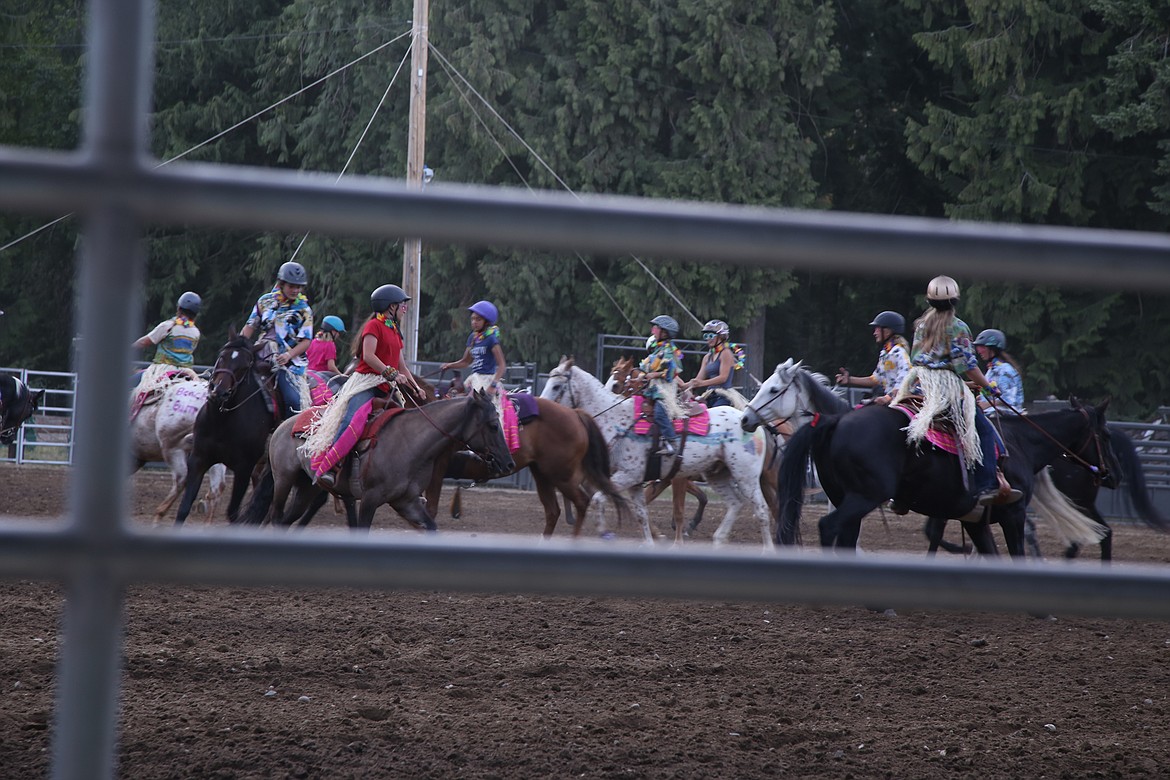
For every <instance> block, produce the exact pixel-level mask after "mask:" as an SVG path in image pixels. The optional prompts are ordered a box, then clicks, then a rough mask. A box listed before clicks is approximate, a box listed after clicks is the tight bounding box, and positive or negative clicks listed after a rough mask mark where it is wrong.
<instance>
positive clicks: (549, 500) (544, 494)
mask: <svg viewBox="0 0 1170 780" xmlns="http://www.w3.org/2000/svg"><path fill="white" fill-rule="evenodd" d="M534 400H535V401H536V408H537V411H538V414H537V416H536V417H533V418H532V419H530V420H527V421H526V422H525V423H524V424H523V425H522V426H520V430H519V439H520V448H519V449H518V450H516V451H515V452H513V453H512V459H513V460H514V461H515V468H513V469H512V470H511V471H509V472H507V473H505V474H500V475H489V474H488V473H487V469H486V468H485V465H484V464H483V463H482V462H480V461H479V460H478V459H477V458H475V457H473V456H471V455H470V454H469V453H455V454H454V455H453V456H452V458H451V460H450V462H449V463H448V464H447V465H446V467H445V468H443V464H441V463H438V464H436V469H435V473H434V475H433V477H432V479H431V483H430V485H429V486H428V487H427V506H428V511H430V512H431V513H432V516H433V513H434V511H435V510H434V508H435V507H438V505H439V495H440V493H441V492H442V489H443V477H444V476H447V477H450V478H453V479H472V480H475V481H477V482H479V481H483V480H485V479H488V478H494V477H495V476H508V474H514V473H516V472H517V471H519V470H520V469H523V468H527V469H528V470H529V473H531V474H532V481H533V482H535V483H536V493H537V495H538V496H539V497H540V503H541V505H543V506H544V531H543V532H542V535H543V536H545V537H546V538H547V537H549V536H552V534H553V532H554V531H555V530H556V527H557V520H558V519H559V518H560V514H561V508H560V504H559V502H558V500H557V493H558V492H559V493H560V494H561V495H562V496H564V498H565V508H566V512H568V511H569V507H570V506H572V507H573V508H574V509H575V510H576V517H578V518H584V517H585V512H586V510H587V509H588V508H589V502H590V499H591V497H592V492H591V491H588V490H586V489H585V488H586V487H589V488H592V490H593V491H600V492H601V493H602V494H604V495H605V496H606V497H608V498H609V499H610V500H612V501H613V502H614V504H615V506H617V507H618V511H619V512H622V511H624V508H625V500H624V499H623V498H622V496H621V495H620V494H619V492H618V491H617V489H616V488H615V487H614V485H613V483H612V482H611V481H610V477H609V474H610V465H609V447H608V446H607V445H606V442H605V438H604V437H603V436H602V434H601V429H600V428H598V427H597V423H595V422H594V421H593V418H592V417H590V416H589V415H588V414H586V413H584V412H579V411H577V410H575V409H569V408H566V407H564V406H561V405H560V404H556V403H553V402H552V401H546V400H545V399H543V398H536V399H534ZM580 532H581V522H580V521H579V520H578V522H576V523H575V524H574V525H573V535H574V536H577V535H578V534H579V533H580Z"/></svg>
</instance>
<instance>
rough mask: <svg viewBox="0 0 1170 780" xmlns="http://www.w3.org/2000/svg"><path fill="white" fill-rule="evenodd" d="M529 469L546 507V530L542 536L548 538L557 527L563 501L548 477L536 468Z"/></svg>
mask: <svg viewBox="0 0 1170 780" xmlns="http://www.w3.org/2000/svg"><path fill="white" fill-rule="evenodd" d="M529 471H530V472H531V473H532V481H533V482H534V483H536V495H537V496H538V497H539V498H540V503H541V506H543V507H544V532H543V533H542V534H541V536H543V537H544V538H545V539H547V538H549V537H550V536H552V535H553V531H555V530H556V528H557V520H559V519H560V517H561V502H560V501H559V500H558V499H557V492H556V490H555V489H554V488H553V486H552V483H550V482H549V481H548V478H547V477H545V476H544V475H543V474H541V473H540V472H539V471H537V470H536V469H535V468H530V469H529Z"/></svg>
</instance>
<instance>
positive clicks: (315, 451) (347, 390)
mask: <svg viewBox="0 0 1170 780" xmlns="http://www.w3.org/2000/svg"><path fill="white" fill-rule="evenodd" d="M385 381H386V380H385V379H384V378H383V377H382V375H381V374H358V373H355V374H353V375H352V376H351V377H350V378H349V379H347V380H346V382H345V384H344V385H342V386H341V392H340V393H338V394H337V395H335V396H333V400H332V401H330V402H329V405H328V406H326V407H325V411H323V412H322V413H321V414H319V415H317V419H316V420H314V421H313V424H312V425H310V426H309V430H308V431H307V433H308V435H307V437H306V438H305V443H304V444H302V445H301V446H300V447H298V448H297V450H298V451H299V452H300V453H301V454H302V455H305V456H306V457H309V458H312V457H315V456H317V455H320V454H321V453H323V452H325V451H326V450H328V449H329V448H330V447H332V446H333V440H334V439H336V438H337V432H338V431H339V430H340V429H341V423H342V421H343V420H344V419H345V408H346V407H347V406H348V405H349V399H351V398H353V397H354V396H355V395H357V394H358V393H360V392H363V391H365V390H370V389H371V388H374V387H377V386H378V385H380V384H382V383H384V382H385ZM306 408H308V407H306Z"/></svg>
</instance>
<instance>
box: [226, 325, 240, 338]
mask: <svg viewBox="0 0 1170 780" xmlns="http://www.w3.org/2000/svg"><path fill="white" fill-rule="evenodd" d="M237 335H238V334H237V333H236V326H235V325H228V341H231V340H232V339H234V338H235V337H236V336H237Z"/></svg>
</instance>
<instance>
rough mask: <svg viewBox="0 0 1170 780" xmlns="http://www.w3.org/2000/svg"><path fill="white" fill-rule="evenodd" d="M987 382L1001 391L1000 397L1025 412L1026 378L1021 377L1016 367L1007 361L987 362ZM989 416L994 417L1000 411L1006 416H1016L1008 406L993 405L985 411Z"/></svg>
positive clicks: (992, 360)
mask: <svg viewBox="0 0 1170 780" xmlns="http://www.w3.org/2000/svg"><path fill="white" fill-rule="evenodd" d="M985 373H986V374H987V381H988V382H990V383H991V386H992V387H994V388H996V389H997V390H999V394H1000V397H1001V398H1002V399H1003V400H1004V401H1006V402H1007V403H1009V404H1011V405H1012V406H1013V407H1015V408H1016V409H1020V410H1023V408H1024V378H1023V377H1021V376H1020V372H1019V371H1017V370H1016V367H1015V366H1013V365H1012V364H1011V363H1009V362H1007V361H1006V360H1000V359H999V358H997V357H993V358H992V359H991V360H989V361H987V371H986V372H985ZM983 411H984V413H985V414H987V415H988V416H993V415H995V414H996V413H997V412H999V411H1003V413H1004V414H1009V415H1010V414H1015V412H1013V411H1012V410H1011V409H1008V408H1007V407H1006V406H1000V405H998V404H996V405H993V406H991V407H989V408H987V409H984V410H983Z"/></svg>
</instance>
